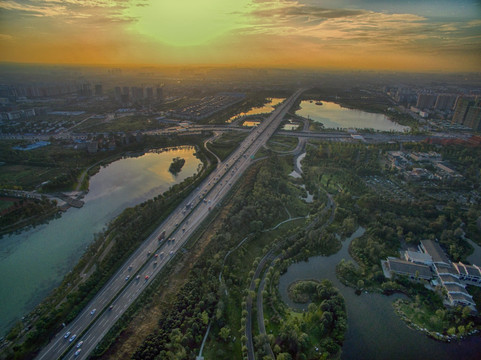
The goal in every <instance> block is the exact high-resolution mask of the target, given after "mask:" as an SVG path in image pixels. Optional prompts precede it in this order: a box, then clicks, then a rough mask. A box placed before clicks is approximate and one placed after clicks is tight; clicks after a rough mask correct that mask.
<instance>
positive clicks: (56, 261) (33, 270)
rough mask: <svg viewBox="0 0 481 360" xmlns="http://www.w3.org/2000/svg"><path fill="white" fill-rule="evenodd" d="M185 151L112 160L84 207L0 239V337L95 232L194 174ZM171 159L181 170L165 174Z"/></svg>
mask: <svg viewBox="0 0 481 360" xmlns="http://www.w3.org/2000/svg"><path fill="white" fill-rule="evenodd" d="M194 153H195V148H194V147H190V146H185V147H178V148H169V149H159V150H157V151H152V152H147V153H145V154H143V155H141V156H138V157H127V158H123V159H120V160H117V161H115V162H113V163H111V164H109V165H107V166H105V167H102V168H101V169H100V171H99V172H98V173H97V174H96V175H94V176H93V177H92V178H91V179H90V185H89V192H88V194H87V195H86V196H85V198H84V199H83V200H84V201H85V205H84V206H83V207H82V208H80V209H76V208H71V209H69V210H68V211H67V212H66V213H63V214H62V216H61V217H60V218H58V219H54V220H51V221H50V222H49V223H48V224H43V225H39V226H37V227H35V228H32V229H28V230H25V231H23V232H21V233H20V234H12V235H6V236H4V237H3V238H1V239H0V274H2V275H1V276H0V299H1V306H0V336H1V335H2V334H3V333H5V331H7V330H8V329H9V328H10V327H11V326H12V325H13V324H14V323H15V322H16V321H18V320H19V319H21V318H22V316H24V315H26V314H28V313H29V312H30V311H31V310H33V308H34V307H35V306H36V305H38V304H39V303H40V302H41V301H42V300H43V299H44V298H45V296H47V295H48V293H49V292H50V291H51V290H52V289H54V288H55V287H56V286H58V285H59V284H60V283H61V281H62V279H63V277H64V276H65V274H66V273H68V272H69V271H70V270H72V269H73V267H74V266H75V264H76V263H77V261H78V260H79V259H80V257H81V256H82V254H83V253H84V251H85V250H86V248H87V247H88V246H89V244H90V243H91V242H92V240H93V236H94V234H95V233H98V232H100V231H102V229H104V228H106V227H107V225H108V223H109V222H110V221H111V220H113V219H114V218H115V217H117V216H118V215H119V214H120V213H121V212H122V211H123V210H124V209H126V208H128V207H133V206H135V205H138V204H140V203H142V202H144V201H146V200H148V199H151V198H153V197H155V196H157V195H159V194H161V193H163V192H165V191H166V190H168V189H169V187H171V186H173V185H175V184H178V183H180V182H182V181H183V180H184V179H185V178H187V177H189V176H192V175H194V174H195V173H197V172H198V171H199V169H200V167H201V166H202V163H201V161H200V160H199V159H197V158H196V157H195V155H194ZM175 157H181V158H184V159H185V164H184V166H183V167H182V170H181V171H180V172H179V173H178V174H177V175H175V176H174V175H172V174H171V173H170V172H169V171H168V169H169V165H170V163H171V162H172V159H173V158H175Z"/></svg>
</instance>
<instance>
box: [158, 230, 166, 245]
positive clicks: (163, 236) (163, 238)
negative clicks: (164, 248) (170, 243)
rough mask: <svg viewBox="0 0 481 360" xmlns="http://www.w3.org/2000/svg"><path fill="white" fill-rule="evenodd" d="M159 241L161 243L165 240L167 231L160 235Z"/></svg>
mask: <svg viewBox="0 0 481 360" xmlns="http://www.w3.org/2000/svg"><path fill="white" fill-rule="evenodd" d="M157 240H159V242H160V241H163V240H165V230H164V231H162V232H161V233H160V235H159V237H158V238H157Z"/></svg>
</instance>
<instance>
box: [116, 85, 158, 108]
mask: <svg viewBox="0 0 481 360" xmlns="http://www.w3.org/2000/svg"><path fill="white" fill-rule="evenodd" d="M163 91H164V90H163V87H162V86H156V87H144V86H122V87H121V86H116V87H115V89H114V96H115V100H116V101H117V102H119V103H121V104H129V103H136V102H143V101H147V102H152V101H157V102H160V101H162V100H163V96H164V94H163Z"/></svg>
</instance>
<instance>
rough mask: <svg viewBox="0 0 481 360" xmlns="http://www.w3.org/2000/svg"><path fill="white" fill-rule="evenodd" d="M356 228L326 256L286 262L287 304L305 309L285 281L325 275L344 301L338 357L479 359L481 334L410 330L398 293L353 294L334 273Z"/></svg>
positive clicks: (359, 232) (283, 287) (283, 284)
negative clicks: (447, 339)
mask: <svg viewBox="0 0 481 360" xmlns="http://www.w3.org/2000/svg"><path fill="white" fill-rule="evenodd" d="M363 233H364V229H362V228H359V229H358V230H357V231H356V232H355V233H354V234H353V235H352V236H351V237H350V238H349V239H346V240H345V241H344V242H343V245H342V248H341V250H340V251H339V252H338V253H336V254H334V255H332V256H329V257H325V256H314V257H310V258H309V260H308V261H307V262H300V263H296V264H293V265H291V266H289V268H288V270H287V272H286V273H285V274H283V275H282V276H281V278H280V281H279V292H280V295H281V298H282V299H283V301H284V302H286V304H288V305H289V306H290V307H292V308H294V309H298V310H301V311H302V309H305V308H307V306H306V304H296V303H294V302H292V301H291V300H290V298H289V296H288V293H287V288H288V286H289V284H291V283H293V282H294V281H297V280H308V279H314V280H319V281H320V280H322V279H329V280H330V281H332V282H333V284H334V286H335V287H337V288H338V289H339V291H340V292H341V294H342V296H343V297H344V299H345V301H346V307H347V313H348V330H347V333H346V338H345V341H344V346H343V348H342V356H341V358H342V359H373V360H375V359H379V360H384V359H399V360H404V359H423V360H424V359H441V360H444V359H445V360H449V359H454V358H459V359H479V354H481V337H479V336H473V337H470V338H468V339H466V340H463V341H461V342H456V343H450V344H448V343H442V342H439V341H436V340H433V339H431V338H428V337H427V336H425V335H424V334H422V333H420V332H418V331H415V330H412V329H410V328H408V327H407V326H406V324H405V323H404V322H403V321H402V320H401V319H400V318H399V317H398V316H397V315H396V314H395V313H394V310H393V307H392V302H393V301H394V300H395V299H397V298H399V297H400V296H401V295H395V296H389V297H388V296H384V295H381V294H365V293H363V294H362V295H361V296H358V295H356V294H355V292H354V290H353V289H352V288H348V287H346V286H344V285H343V284H342V283H341V282H340V281H339V280H338V279H337V276H336V270H335V268H336V265H337V264H338V263H339V261H340V260H341V259H346V260H352V259H351V257H350V255H349V252H348V247H349V244H350V242H351V241H352V240H353V239H354V238H356V237H359V236H362V234H363Z"/></svg>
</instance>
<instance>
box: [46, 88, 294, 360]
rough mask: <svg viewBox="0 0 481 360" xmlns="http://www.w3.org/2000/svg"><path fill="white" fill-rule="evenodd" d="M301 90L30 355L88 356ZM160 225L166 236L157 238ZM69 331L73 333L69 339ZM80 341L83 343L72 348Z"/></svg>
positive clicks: (243, 167)
mask: <svg viewBox="0 0 481 360" xmlns="http://www.w3.org/2000/svg"><path fill="white" fill-rule="evenodd" d="M302 91H303V90H302V89H301V90H298V91H296V92H295V93H294V94H293V95H292V96H291V97H289V98H288V99H287V100H285V101H284V102H283V103H282V104H281V105H279V106H278V107H277V108H276V109H275V110H274V111H273V112H272V113H271V115H270V116H269V117H268V118H267V119H266V120H264V121H263V122H262V123H261V124H260V125H259V126H258V127H257V128H254V129H253V130H252V131H251V132H250V134H249V135H248V136H247V137H246V138H245V139H244V141H243V142H242V143H241V144H240V145H239V146H238V147H237V149H236V150H235V151H234V152H233V153H232V154H231V155H230V156H229V157H228V158H227V159H225V160H224V162H223V163H221V164H220V166H218V167H217V169H216V170H215V171H214V172H212V173H211V174H210V175H209V176H208V177H207V178H206V179H205V180H204V181H203V183H202V184H201V185H200V186H199V187H198V188H197V189H195V190H194V191H193V192H192V193H191V194H190V195H189V196H188V197H187V198H186V199H185V200H184V201H183V202H182V203H181V204H180V205H179V206H178V207H177V209H176V210H175V211H173V212H172V213H171V214H170V215H169V216H168V218H167V219H166V220H165V221H164V222H163V223H162V224H161V225H160V226H159V227H158V228H157V229H156V230H155V231H154V232H153V233H152V234H151V235H150V236H149V237H148V238H147V239H146V240H145V241H144V242H143V243H142V245H141V246H140V247H139V248H138V249H137V250H136V251H135V252H134V253H133V254H132V255H131V256H130V258H129V259H128V260H127V261H126V262H125V263H124V264H123V265H122V266H121V267H120V269H119V270H118V271H117V272H116V273H115V274H114V276H113V277H112V278H111V279H110V280H109V281H108V282H107V283H106V284H105V285H104V287H103V288H102V289H101V290H100V291H99V293H98V294H97V295H96V296H95V297H94V298H93V299H92V300H91V301H90V303H89V304H88V305H87V306H86V307H85V308H84V310H83V311H82V312H81V313H80V314H79V315H78V316H77V317H76V318H75V320H73V321H72V322H71V323H69V324H67V325H66V326H65V328H64V329H63V330H62V331H61V332H59V333H57V334H56V335H55V336H54V337H53V338H52V339H51V341H50V342H49V344H48V345H47V346H46V347H45V348H44V349H43V350H42V351H41V352H40V353H39V355H38V356H37V357H36V359H38V360H46V359H49V360H50V359H58V358H61V357H63V358H66V359H70V358H76V359H86V358H87V357H88V355H89V354H90V352H92V351H93V350H94V349H95V347H96V346H97V344H98V343H99V342H100V341H101V340H102V338H103V337H104V336H105V334H106V333H107V332H108V331H109V330H110V328H111V327H112V326H113V325H114V324H115V322H116V321H117V320H118V319H119V318H120V316H121V315H122V314H123V313H124V312H125V311H126V310H127V308H128V307H129V306H130V305H131V304H132V303H133V302H134V301H135V300H136V299H137V298H138V296H139V295H140V294H141V293H142V291H143V290H144V289H145V288H146V287H147V286H148V284H149V283H150V282H151V281H152V278H154V277H155V276H156V275H157V274H158V273H159V272H160V270H161V269H162V268H163V267H164V266H165V264H167V262H168V261H169V260H170V259H171V258H173V257H174V256H175V254H176V253H177V252H178V251H179V250H180V249H182V247H183V245H184V244H185V242H186V241H187V239H188V238H189V237H190V236H191V235H192V234H193V232H194V231H195V230H196V228H197V227H198V226H199V225H200V224H201V223H202V221H203V220H204V219H205V218H206V217H207V216H208V214H209V212H210V211H211V208H212V207H213V206H216V205H217V204H219V202H220V201H221V200H222V198H223V197H224V196H225V195H226V194H227V193H228V192H229V190H230V189H231V187H232V185H233V184H234V183H235V182H236V181H237V180H239V178H240V177H241V176H242V174H243V173H244V171H245V170H246V169H247V168H248V167H249V166H250V164H251V163H252V159H253V157H254V155H255V153H256V152H257V151H258V150H259V149H260V148H261V147H262V146H264V145H265V144H266V142H267V141H268V140H269V138H270V137H271V136H272V135H273V134H274V132H275V131H276V129H277V127H278V126H279V125H280V123H281V122H282V119H283V117H284V116H285V114H286V112H287V111H288V110H289V108H290V107H291V106H292V105H293V104H294V101H295V100H296V99H297V98H298V97H299V95H300V94H301V93H302ZM163 231H165V234H166V236H165V238H166V239H165V240H164V241H159V240H158V238H159V236H160V234H161V233H162V232H163ZM67 333H68V335H67V336H65V335H66V334H67ZM73 335H75V338H73V339H72V337H73ZM81 341H83V343H81V345H80V347H78V348H77V344H79V342H81ZM78 350H80V351H79V352H78V353H77V355H75V354H76V352H77V351H78Z"/></svg>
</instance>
